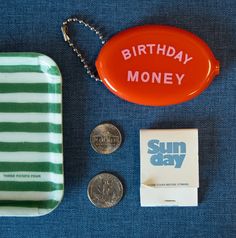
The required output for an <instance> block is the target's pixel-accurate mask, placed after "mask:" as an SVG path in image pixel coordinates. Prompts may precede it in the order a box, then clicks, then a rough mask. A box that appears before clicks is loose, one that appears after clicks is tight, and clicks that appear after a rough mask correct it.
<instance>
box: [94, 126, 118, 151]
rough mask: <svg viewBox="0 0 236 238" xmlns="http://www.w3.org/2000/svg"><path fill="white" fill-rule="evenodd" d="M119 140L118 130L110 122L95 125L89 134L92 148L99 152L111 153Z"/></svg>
mask: <svg viewBox="0 0 236 238" xmlns="http://www.w3.org/2000/svg"><path fill="white" fill-rule="evenodd" d="M121 141H122V137H121V133H120V131H119V130H118V128H117V127H115V126H114V125H112V124H110V123H103V124H100V125H98V126H96V127H95V128H94V129H93V131H92V132H91V135H90V143H91V146H92V148H93V149H94V150H95V151H96V152H97V153H100V154H111V153H112V152H114V151H115V150H117V149H118V148H119V147H120V145H121Z"/></svg>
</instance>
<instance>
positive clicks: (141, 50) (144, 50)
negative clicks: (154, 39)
mask: <svg viewBox="0 0 236 238" xmlns="http://www.w3.org/2000/svg"><path fill="white" fill-rule="evenodd" d="M142 52H143V54H145V55H146V46H145V45H138V54H139V55H141V54H142Z"/></svg>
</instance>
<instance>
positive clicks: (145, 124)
mask: <svg viewBox="0 0 236 238" xmlns="http://www.w3.org/2000/svg"><path fill="white" fill-rule="evenodd" d="M0 15H1V20H0V29H1V36H0V50H1V52H8V51H26V52H31V51H34V52H41V53H44V54H46V55H48V56H50V57H52V58H53V59H54V60H55V61H56V62H57V64H58V65H59V67H60V69H61V72H62V75H63V100H64V117H63V119H64V169H65V195H64V199H63V201H62V203H61V205H60V206H59V207H58V208H57V209H56V210H55V211H54V212H52V213H51V214H49V215H47V216H44V217H37V218H0V237H1V238H5V237H15V238H20V237H43V238H45V237H57V238H59V237H68V238H74V237H142V238H146V237H151V238H152V237H160V238H165V237H167V238H169V237H173V238H178V237H188V238H190V237H193V238H197V237H201V238H204V237H207V238H213V237H214V238H215V237H222V238H223V237H224V238H228V237H236V205H235V201H236V186H235V182H236V127H235V120H236V106H235V105H236V100H235V99H236V2H235V1H234V0H226V1H220V0H216V1H213V0H200V1H194V0H179V1H174V0H160V1H157V0H156V1H155V0H143V1H141V0H139V1H137V0H130V1H127V0H117V1H115V0H112V1H105V0H100V1H88V0H84V1H81V0H76V1H75V0H68V1H66V0H64V1H62V0H58V1H52V0H48V1H45V0H41V1H39V0H37V1H26V0H21V1H13V0H8V1H0ZM72 15H78V16H82V17H84V18H85V19H88V20H89V21H90V22H93V23H94V24H95V25H97V26H99V27H101V28H102V31H103V32H105V33H106V36H107V38H109V37H111V36H112V35H114V34H116V33H117V32H119V31H121V30H123V29H126V28H128V27H132V26H137V25H141V24H147V23H155V24H168V25H173V26H177V27H180V28H183V29H186V30H189V31H191V32H193V33H195V34H197V35H198V36H199V37H201V38H202V39H203V40H204V41H206V42H207V43H208V45H209V46H210V48H211V49H212V51H213V52H214V54H215V56H216V58H217V59H218V60H219V61H220V64H221V72H220V75H219V76H218V77H217V78H216V79H215V80H214V81H213V83H212V84H211V85H210V87H209V88H208V89H207V90H206V91H204V92H203V93H202V94H201V95H200V96H198V97H197V98H195V99H194V100H191V101H189V102H186V103H183V104H180V105H175V106H169V107H145V106H139V105H135V104H131V103H128V102H126V101H123V100H121V99H119V98H118V97H116V96H114V95H113V94H111V93H110V92H109V91H108V90H107V89H106V88H105V86H103V85H102V84H101V83H98V82H95V81H93V80H92V79H90V78H89V76H88V75H87V74H86V72H85V70H84V69H83V67H82V65H81V63H80V62H79V60H78V59H77V58H76V56H75V55H74V54H73V52H72V51H71V49H70V48H69V47H68V46H67V45H66V44H65V42H64V41H63V38H62V34H61V31H60V26H61V24H62V22H63V20H65V19H66V18H67V17H70V16H72ZM73 32H74V35H75V38H76V39H78V41H79V44H80V45H81V47H82V48H83V50H84V51H85V52H86V53H87V54H89V55H90V60H91V62H92V63H93V60H94V59H95V57H96V54H97V53H98V52H99V49H100V45H99V41H98V40H97V39H96V37H95V36H94V34H92V33H91V32H88V31H86V30H84V29H83V28H79V29H77V28H76V27H74V28H73ZM104 121H112V122H113V123H115V124H116V125H118V126H119V127H120V128H121V130H122V133H123V135H124V142H123V144H122V146H121V148H120V149H119V150H118V151H117V152H115V153H113V154H111V155H104V156H103V155H99V154H96V153H95V152H94V151H93V150H92V148H91V146H90V143H89V135H90V132H91V130H92V129H93V128H94V127H95V126H96V125H97V124H99V123H101V122H104ZM141 128H198V129H199V149H200V154H199V159H200V188H199V200H200V204H199V206H198V207H195V208H172V207H171V208H164V207H163V208H141V207H140V202H139V179H140V178H139V129H141ZM102 171H108V172H113V173H114V174H117V175H118V176H119V177H120V178H121V179H122V181H123V183H124V186H125V194H124V198H123V200H122V201H121V202H120V203H119V204H118V205H117V206H116V207H114V208H111V209H98V208H95V207H94V206H93V205H92V204H91V203H90V202H89V200H88V199H87V194H86V193H87V184H88V182H89V180H90V179H91V178H92V177H93V176H94V175H96V174H97V173H99V172H102Z"/></svg>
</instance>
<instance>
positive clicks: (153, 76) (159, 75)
mask: <svg viewBox="0 0 236 238" xmlns="http://www.w3.org/2000/svg"><path fill="white" fill-rule="evenodd" d="M155 81H156V82H157V83H161V73H158V75H157V73H156V72H152V83H155Z"/></svg>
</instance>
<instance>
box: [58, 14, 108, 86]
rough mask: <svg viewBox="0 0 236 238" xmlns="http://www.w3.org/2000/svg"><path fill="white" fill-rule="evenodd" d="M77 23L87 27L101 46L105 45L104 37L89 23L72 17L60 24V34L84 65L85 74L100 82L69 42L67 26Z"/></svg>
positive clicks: (76, 48)
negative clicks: (99, 41)
mask: <svg viewBox="0 0 236 238" xmlns="http://www.w3.org/2000/svg"><path fill="white" fill-rule="evenodd" d="M72 22H74V23H79V24H82V25H84V26H85V27H88V28H89V29H90V30H91V31H93V32H95V34H96V35H97V36H98V37H99V39H100V40H101V43H102V44H105V40H104V36H103V35H102V33H101V32H100V31H99V30H97V29H95V27H93V26H92V25H90V24H89V23H86V22H85V21H84V20H82V19H78V18H76V17H73V18H68V19H67V20H66V21H64V22H63V24H62V27H61V30H62V33H63V36H64V40H65V41H66V42H67V43H68V45H69V46H70V47H71V48H72V49H73V51H74V52H75V53H76V55H77V56H78V57H79V59H80V62H81V63H82V64H83V65H84V68H85V69H86V71H87V74H88V75H89V76H90V77H91V78H93V79H95V80H96V81H102V80H101V79H100V78H98V77H97V76H96V75H95V74H94V73H93V72H92V70H91V67H90V66H89V65H88V63H87V61H86V59H85V58H84V57H83V55H82V53H81V51H80V49H79V48H78V47H76V46H75V45H74V43H73V42H72V41H71V39H70V37H69V35H68V25H69V24H70V23H72Z"/></svg>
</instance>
